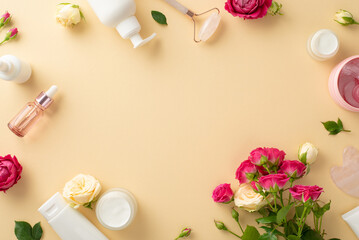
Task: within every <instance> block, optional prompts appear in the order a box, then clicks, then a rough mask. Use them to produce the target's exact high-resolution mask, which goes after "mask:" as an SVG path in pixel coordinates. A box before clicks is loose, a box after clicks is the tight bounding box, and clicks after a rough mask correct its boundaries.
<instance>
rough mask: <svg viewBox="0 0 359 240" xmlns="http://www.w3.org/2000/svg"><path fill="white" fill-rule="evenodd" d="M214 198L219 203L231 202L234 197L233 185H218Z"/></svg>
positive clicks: (214, 191)
mask: <svg viewBox="0 0 359 240" xmlns="http://www.w3.org/2000/svg"><path fill="white" fill-rule="evenodd" d="M212 198H213V201H215V202H217V203H230V202H231V201H232V198H233V191H232V189H231V185H230V184H228V183H225V184H220V185H218V186H217V187H216V188H215V189H214V190H213V194H212Z"/></svg>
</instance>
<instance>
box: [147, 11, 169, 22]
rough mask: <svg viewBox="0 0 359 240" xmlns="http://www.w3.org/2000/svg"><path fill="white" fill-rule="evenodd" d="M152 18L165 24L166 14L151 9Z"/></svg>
mask: <svg viewBox="0 0 359 240" xmlns="http://www.w3.org/2000/svg"><path fill="white" fill-rule="evenodd" d="M151 14H152V18H153V19H154V20H155V21H156V22H158V23H159V24H163V25H167V18H166V16H165V15H164V14H163V13H161V12H158V11H151Z"/></svg>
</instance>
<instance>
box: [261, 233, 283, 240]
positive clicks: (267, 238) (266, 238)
mask: <svg viewBox="0 0 359 240" xmlns="http://www.w3.org/2000/svg"><path fill="white" fill-rule="evenodd" d="M258 240H278V238H277V236H276V235H275V234H273V233H272V232H267V233H265V234H263V235H261V236H260V237H259V238H258Z"/></svg>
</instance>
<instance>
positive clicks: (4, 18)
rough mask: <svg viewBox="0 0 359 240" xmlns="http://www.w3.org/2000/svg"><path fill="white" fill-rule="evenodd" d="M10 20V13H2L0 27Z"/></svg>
mask: <svg viewBox="0 0 359 240" xmlns="http://www.w3.org/2000/svg"><path fill="white" fill-rule="evenodd" d="M10 20H11V15H10V13H9V12H6V13H5V14H3V15H2V16H1V18H0V28H2V27H3V26H5V25H6V24H8V23H9V22H10Z"/></svg>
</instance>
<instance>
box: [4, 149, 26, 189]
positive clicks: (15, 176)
mask: <svg viewBox="0 0 359 240" xmlns="http://www.w3.org/2000/svg"><path fill="white" fill-rule="evenodd" d="M21 172H22V166H21V164H20V163H19V162H18V161H17V158H16V157H15V156H14V157H11V155H6V156H5V157H0V191H3V192H6V190H8V189H9V188H11V187H12V186H14V185H15V184H16V183H17V182H18V181H19V180H20V178H21Z"/></svg>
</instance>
